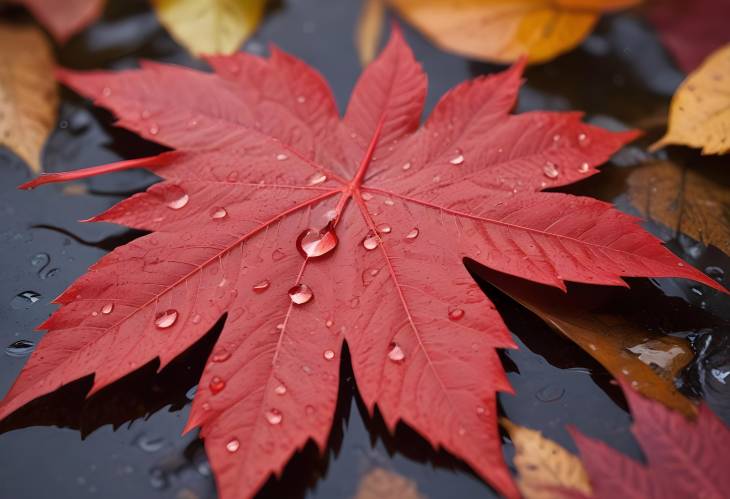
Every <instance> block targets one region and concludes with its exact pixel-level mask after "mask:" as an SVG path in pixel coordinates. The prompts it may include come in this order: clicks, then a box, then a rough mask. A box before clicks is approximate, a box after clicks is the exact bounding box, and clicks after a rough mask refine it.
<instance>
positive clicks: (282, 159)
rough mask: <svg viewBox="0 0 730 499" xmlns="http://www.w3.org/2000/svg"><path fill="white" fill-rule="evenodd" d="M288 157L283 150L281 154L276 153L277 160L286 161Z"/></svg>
mask: <svg viewBox="0 0 730 499" xmlns="http://www.w3.org/2000/svg"><path fill="white" fill-rule="evenodd" d="M288 158H289V156H287V155H286V154H284V153H283V152H280V153H279V154H277V155H276V160H277V161H286V160H287V159H288Z"/></svg>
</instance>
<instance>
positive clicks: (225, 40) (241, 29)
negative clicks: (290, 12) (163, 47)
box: [152, 0, 266, 55]
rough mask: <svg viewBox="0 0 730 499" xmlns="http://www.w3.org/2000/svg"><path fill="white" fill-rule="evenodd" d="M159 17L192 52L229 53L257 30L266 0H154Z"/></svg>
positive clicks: (174, 36)
mask: <svg viewBox="0 0 730 499" xmlns="http://www.w3.org/2000/svg"><path fill="white" fill-rule="evenodd" d="M152 4H153V6H154V8H155V10H156V11H157V17H158V18H159V19H160V22H161V23H162V24H163V25H164V26H165V28H166V29H167V30H168V31H169V32H170V34H171V35H172V36H173V38H175V39H176V40H177V41H178V42H179V43H180V44H181V45H183V46H184V47H185V48H186V49H188V51H190V53H192V54H194V55H202V54H230V53H232V52H235V51H236V50H238V48H239V47H240V46H241V44H242V43H243V42H244V41H245V40H246V39H247V38H248V37H249V36H251V34H253V32H254V31H255V30H256V27H257V26H258V25H259V22H260V21H261V17H262V15H263V11H264V6H265V4H266V0H209V1H200V0H153V1H152Z"/></svg>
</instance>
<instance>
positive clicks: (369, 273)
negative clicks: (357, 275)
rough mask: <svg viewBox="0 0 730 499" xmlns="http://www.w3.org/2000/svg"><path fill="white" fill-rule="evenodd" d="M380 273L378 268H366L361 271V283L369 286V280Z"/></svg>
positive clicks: (371, 280)
mask: <svg viewBox="0 0 730 499" xmlns="http://www.w3.org/2000/svg"><path fill="white" fill-rule="evenodd" d="M379 273H380V270H379V269H367V270H363V271H362V275H361V278H362V285H363V286H369V285H370V283H371V282H373V280H374V279H375V276H377V275H378V274H379Z"/></svg>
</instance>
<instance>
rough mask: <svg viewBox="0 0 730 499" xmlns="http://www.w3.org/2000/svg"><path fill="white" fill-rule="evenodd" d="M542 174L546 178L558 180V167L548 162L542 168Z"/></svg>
mask: <svg viewBox="0 0 730 499" xmlns="http://www.w3.org/2000/svg"><path fill="white" fill-rule="evenodd" d="M542 172H543V173H544V174H545V176H546V177H547V178H558V175H560V171H558V166H557V165H556V164H555V163H551V162H550V161H548V162H547V163H545V166H543V167H542Z"/></svg>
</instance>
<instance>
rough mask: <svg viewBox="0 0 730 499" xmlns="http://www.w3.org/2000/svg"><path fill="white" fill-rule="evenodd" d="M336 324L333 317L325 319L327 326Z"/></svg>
mask: <svg viewBox="0 0 730 499" xmlns="http://www.w3.org/2000/svg"><path fill="white" fill-rule="evenodd" d="M334 324H335V321H333V320H332V319H327V321H325V323H324V325H325V327H327V328H331V327H332V326H333V325H334Z"/></svg>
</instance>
